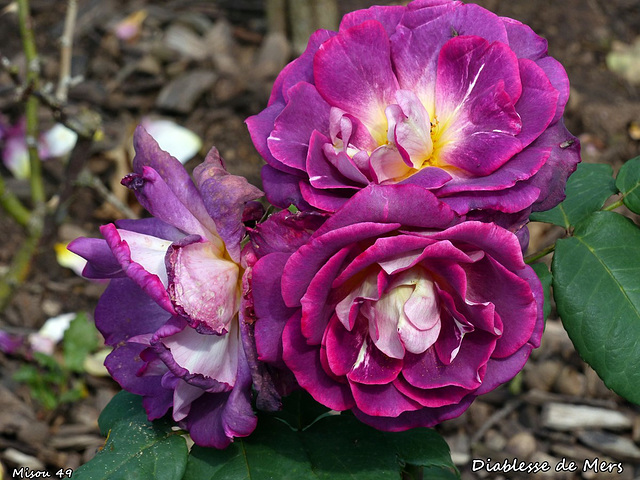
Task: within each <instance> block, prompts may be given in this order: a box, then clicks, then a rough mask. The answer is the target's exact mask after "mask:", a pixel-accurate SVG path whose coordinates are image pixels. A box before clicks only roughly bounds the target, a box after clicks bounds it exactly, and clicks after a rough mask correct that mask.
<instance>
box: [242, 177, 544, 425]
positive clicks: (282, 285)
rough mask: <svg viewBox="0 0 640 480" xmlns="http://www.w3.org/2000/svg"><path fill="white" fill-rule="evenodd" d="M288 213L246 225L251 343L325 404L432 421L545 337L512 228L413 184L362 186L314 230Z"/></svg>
mask: <svg viewBox="0 0 640 480" xmlns="http://www.w3.org/2000/svg"><path fill="white" fill-rule="evenodd" d="M283 215H284V216H286V215H288V212H286V213H281V214H279V215H278V216H274V217H271V218H270V219H269V220H267V221H266V222H265V224H263V225H260V226H259V227H257V228H256V231H255V232H253V233H252V234H251V235H252V236H253V240H254V244H255V247H257V249H256V251H257V252H261V251H262V254H260V253H258V257H259V259H258V261H257V262H256V263H255V265H254V266H253V269H252V291H253V302H254V308H255V315H256V318H257V321H256V322H255V338H256V347H257V352H258V355H259V359H260V360H262V361H264V362H266V363H267V364H269V365H272V366H274V367H275V368H280V369H285V368H286V369H289V370H290V371H291V372H293V374H294V375H295V378H296V380H297V382H298V384H299V385H300V386H301V387H302V388H303V389H305V390H307V391H308V392H309V393H310V394H311V395H312V396H313V397H314V398H315V399H316V400H317V401H318V402H320V403H322V404H324V405H326V406H327V407H329V408H331V409H334V410H349V409H351V410H352V411H353V412H354V413H355V415H356V416H357V417H358V418H359V419H361V420H362V421H363V422H365V423H368V424H370V425H373V426H374V427H377V428H380V429H383V430H390V431H397V430H405V429H408V428H413V427H420V426H422V427H429V426H433V425H435V424H437V423H439V422H441V421H443V420H446V419H449V418H452V417H455V416H457V415H459V414H461V413H462V412H463V411H464V410H465V409H466V408H467V407H468V406H469V404H470V403H471V402H472V401H473V399H474V398H475V397H477V396H478V395H481V394H483V393H486V392H489V391H490V390H492V389H494V388H496V387H497V386H498V385H500V384H502V383H504V382H506V381H508V380H510V379H511V378H513V377H514V376H515V375H516V373H517V372H518V371H520V369H521V368H522V367H523V365H524V364H525V362H526V360H527V358H528V357H529V354H530V352H531V350H532V349H533V348H536V347H537V346H539V343H540V338H541V335H542V331H543V326H544V320H543V311H542V302H543V295H542V287H541V285H540V281H539V280H538V278H537V276H536V275H535V273H534V272H533V270H532V269H531V268H530V267H529V266H527V265H525V263H524V261H523V258H522V253H521V250H520V245H519V243H518V239H517V238H516V236H515V235H514V234H513V233H511V232H509V231H508V230H506V229H504V228H502V227H499V226H497V225H495V224H492V223H484V222H479V221H464V222H462V221H461V219H460V217H459V216H458V215H457V214H456V213H455V212H454V211H453V210H452V209H451V208H450V207H449V206H448V205H447V204H445V203H443V202H441V201H440V200H438V199H437V197H435V196H434V195H433V194H432V193H430V192H429V191H427V190H426V189H424V188H422V187H419V186H416V185H411V184H407V185H388V186H379V185H371V186H369V187H366V188H364V189H362V190H360V191H359V192H357V193H356V194H355V195H354V196H353V197H352V198H351V199H350V200H349V201H347V202H346V203H345V204H344V205H343V206H342V208H341V209H340V210H338V211H337V212H336V213H335V214H333V215H332V216H330V217H329V218H328V219H327V220H326V221H325V222H324V223H323V224H322V225H321V226H320V227H316V228H315V229H314V231H313V232H309V231H308V229H309V223H308V222H306V223H303V222H298V223H297V224H296V223H295V222H292V221H289V222H287V221H284V220H286V219H283ZM272 239H275V240H272ZM283 239H284V240H283ZM255 247H254V248H255Z"/></svg>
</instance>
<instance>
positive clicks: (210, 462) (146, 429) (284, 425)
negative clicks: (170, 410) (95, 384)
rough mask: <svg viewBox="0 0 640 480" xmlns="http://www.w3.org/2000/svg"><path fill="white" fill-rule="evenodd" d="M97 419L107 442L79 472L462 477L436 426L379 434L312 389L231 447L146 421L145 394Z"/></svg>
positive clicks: (325, 478)
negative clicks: (193, 440) (332, 408)
mask: <svg viewBox="0 0 640 480" xmlns="http://www.w3.org/2000/svg"><path fill="white" fill-rule="evenodd" d="M317 414H318V416H317V417H316V415H317ZM285 419H286V420H285ZM99 425H100V430H101V432H102V433H103V434H107V435H108V439H107V442H106V444H105V446H104V447H103V448H102V449H101V450H100V452H99V453H98V454H97V455H96V456H95V458H94V459H93V460H91V461H90V462H88V463H87V464H85V465H83V466H82V467H80V468H79V469H78V470H77V471H76V472H75V473H74V478H76V477H77V478H80V479H89V478H90V479H92V480H93V479H107V478H108V479H120V478H122V479H124V478H127V479H130V478H132V479H135V478H145V479H152V478H153V479H159V478H162V479H165V480H173V479H175V480H179V479H182V480H207V479H214V480H241V479H242V480H244V479H246V480H249V479H251V480H267V479H278V480H289V479H290V480H307V479H309V480H342V479H349V480H359V479H362V480H377V479H380V480H386V479H389V478H401V472H402V471H404V472H405V475H407V477H405V478H411V477H410V476H408V475H411V474H412V473H416V475H415V476H414V477H415V478H429V479H431V478H433V479H442V480H455V479H459V478H460V477H459V474H458V471H457V470H456V468H455V466H454V465H453V463H452V461H451V457H450V454H449V447H448V446H447V444H446V442H445V441H444V440H443V439H442V437H440V435H438V434H437V433H436V432H435V431H434V430H430V429H426V428H421V429H414V430H411V431H408V432H402V433H385V432H380V431H378V430H375V429H373V428H371V427H368V426H366V425H364V424H363V423H361V422H360V421H358V420H357V419H356V418H355V417H354V416H352V415H349V414H343V415H340V414H337V413H336V412H331V413H329V412H328V411H327V409H326V408H324V407H321V406H319V405H318V404H317V403H316V402H315V401H313V399H311V397H310V396H308V394H306V393H302V394H295V395H293V396H292V397H290V398H287V399H286V401H285V407H284V410H283V411H281V412H277V413H276V414H266V413H260V415H259V420H258V427H257V428H256V430H255V432H254V433H253V434H251V436H249V437H247V438H238V439H236V440H235V442H234V443H232V444H231V445H230V446H229V447H228V448H226V449H225V450H216V449H212V448H203V447H199V446H194V447H192V448H191V451H190V452H189V451H187V449H186V445H185V442H184V439H183V438H182V437H181V436H180V435H179V434H178V433H177V432H175V431H173V430H172V429H171V427H170V423H169V422H166V421H164V420H160V421H153V422H150V421H148V420H147V419H146V414H145V412H144V410H143V408H142V403H141V400H140V397H137V396H136V395H132V394H130V393H126V392H121V393H119V394H118V395H116V396H115V397H114V399H113V400H112V401H111V403H109V405H108V406H107V407H106V408H105V410H104V411H103V413H102V415H100V419H99ZM293 425H295V427H294V426H293ZM423 469H424V471H423Z"/></svg>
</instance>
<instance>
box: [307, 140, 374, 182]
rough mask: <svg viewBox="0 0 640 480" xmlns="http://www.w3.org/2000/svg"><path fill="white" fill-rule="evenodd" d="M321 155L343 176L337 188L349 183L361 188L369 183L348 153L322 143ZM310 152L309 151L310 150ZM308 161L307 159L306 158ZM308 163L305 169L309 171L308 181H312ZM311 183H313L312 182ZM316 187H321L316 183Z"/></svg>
mask: <svg viewBox="0 0 640 480" xmlns="http://www.w3.org/2000/svg"><path fill="white" fill-rule="evenodd" d="M322 150H323V153H324V155H323V157H324V161H325V162H328V163H329V164H330V165H331V166H333V167H334V168H335V169H336V170H338V172H340V174H341V175H342V176H344V180H343V181H342V183H341V184H339V187H338V188H340V187H341V188H346V187H349V186H350V185H354V184H355V186H356V188H362V187H363V186H366V185H368V184H369V179H368V178H367V177H366V176H365V174H364V173H362V171H360V169H359V168H358V167H357V166H356V163H355V162H354V161H353V159H352V158H351V157H349V155H348V154H347V153H345V152H343V151H339V152H336V150H335V148H334V147H333V146H332V145H330V144H328V143H325V144H324V145H322ZM310 153H311V152H310ZM307 162H308V160H307ZM308 165H309V163H307V171H308V172H309V178H310V182H313V179H314V177H313V175H312V174H311V171H310V169H309V166H308ZM312 184H313V183H312ZM314 186H315V187H316V188H322V187H320V186H318V185H314Z"/></svg>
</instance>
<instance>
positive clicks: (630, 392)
mask: <svg viewBox="0 0 640 480" xmlns="http://www.w3.org/2000/svg"><path fill="white" fill-rule="evenodd" d="M552 271H553V292H554V297H555V300H556V304H557V308H558V313H559V314H560V317H561V318H562V322H563V324H564V327H565V329H566V330H567V332H568V334H569V337H570V338H571V340H572V341H573V344H574V345H575V347H576V349H577V350H578V352H579V353H580V355H581V356H582V358H583V359H584V360H585V361H586V362H587V363H589V365H591V366H592V367H593V369H594V370H595V371H596V372H598V374H599V375H600V377H601V378H602V379H603V380H604V382H605V384H606V385H607V386H608V387H609V388H611V389H612V390H614V391H615V392H617V393H618V394H619V395H621V396H623V397H625V398H627V399H628V400H630V401H632V402H635V403H640V281H639V280H640V229H638V227H637V226H636V225H635V224H634V223H633V222H632V221H631V220H629V219H628V218H626V217H623V216H622V215H619V214H617V213H613V212H598V213H595V214H592V215H591V216H589V217H588V218H586V219H585V220H583V221H582V222H580V223H579V224H578V225H577V226H576V228H575V232H574V235H573V236H572V237H569V238H566V239H562V240H559V241H558V242H557V245H556V251H555V255H554V257H553V265H552Z"/></svg>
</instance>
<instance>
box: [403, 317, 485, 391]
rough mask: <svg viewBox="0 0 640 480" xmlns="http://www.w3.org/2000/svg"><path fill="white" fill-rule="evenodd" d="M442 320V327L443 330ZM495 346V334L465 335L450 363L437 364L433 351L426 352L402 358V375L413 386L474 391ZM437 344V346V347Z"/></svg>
mask: <svg viewBox="0 0 640 480" xmlns="http://www.w3.org/2000/svg"><path fill="white" fill-rule="evenodd" d="M444 322H445V319H444V318H443V324H442V327H443V328H445V326H446V325H445V323H444ZM495 344H496V338H495V336H494V335H489V334H487V333H485V332H482V331H476V332H471V333H468V334H466V335H465V337H464V341H463V343H462V346H461V348H460V351H459V352H458V354H457V355H456V357H455V359H454V361H453V362H451V364H449V365H446V364H445V363H443V362H441V361H440V358H439V356H438V354H437V353H436V349H435V348H430V349H429V350H427V351H426V352H425V353H423V354H420V355H414V354H411V353H407V355H406V356H405V359H404V361H405V363H404V368H403V370H402V374H403V376H404V378H405V379H406V380H407V381H408V382H409V383H410V384H411V385H413V386H414V387H417V388H423V389H431V388H440V387H446V386H449V385H453V386H458V387H463V388H466V389H467V390H475V389H476V388H478V387H479V386H480V385H481V384H482V375H481V374H484V365H486V363H487V362H488V361H489V358H490V357H491V353H492V352H493V350H494V348H495ZM436 345H437V344H436Z"/></svg>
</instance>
